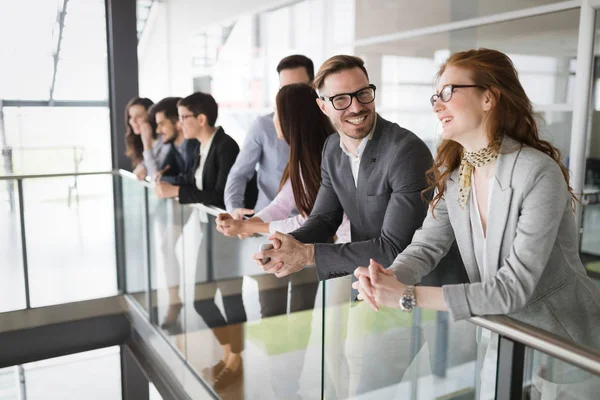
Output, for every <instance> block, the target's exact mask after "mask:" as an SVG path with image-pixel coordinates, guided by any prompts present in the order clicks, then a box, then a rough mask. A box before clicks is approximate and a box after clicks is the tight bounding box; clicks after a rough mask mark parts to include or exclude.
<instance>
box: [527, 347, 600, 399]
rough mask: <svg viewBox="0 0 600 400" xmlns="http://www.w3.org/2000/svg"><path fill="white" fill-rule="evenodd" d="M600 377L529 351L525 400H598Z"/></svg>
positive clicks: (529, 349)
mask: <svg viewBox="0 0 600 400" xmlns="http://www.w3.org/2000/svg"><path fill="white" fill-rule="evenodd" d="M599 393H600V376H597V375H594V374H592V373H590V372H588V371H585V370H583V369H581V368H578V367H575V366H573V365H571V364H569V363H567V362H564V361H562V360H559V359H557V358H555V357H552V356H550V355H547V354H544V353H542V352H540V351H538V350H534V349H532V348H527V349H526V351H525V368H524V373H523V398H524V399H544V400H559V399H569V400H570V399H578V400H592V399H597V398H598V396H599Z"/></svg>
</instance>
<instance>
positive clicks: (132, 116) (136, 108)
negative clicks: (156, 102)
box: [127, 104, 148, 135]
mask: <svg viewBox="0 0 600 400" xmlns="http://www.w3.org/2000/svg"><path fill="white" fill-rule="evenodd" d="M127 114H128V116H129V125H131V130H132V131H133V133H135V134H136V135H139V134H140V133H141V131H142V124H143V123H144V122H146V121H147V119H148V110H146V109H145V108H144V106H142V105H140V104H135V105H133V106H131V107H129V110H127Z"/></svg>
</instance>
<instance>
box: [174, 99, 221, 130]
mask: <svg viewBox="0 0 600 400" xmlns="http://www.w3.org/2000/svg"><path fill="white" fill-rule="evenodd" d="M177 106H179V107H185V108H187V109H188V110H190V111H191V112H192V113H193V114H194V117H197V116H198V115H200V114H204V115H205V116H206V119H207V122H208V125H209V126H215V123H216V122H217V117H218V116H219V106H218V105H217V102H216V101H215V98H214V97H212V96H211V95H210V94H208V93H203V92H196V93H193V94H190V95H189V96H188V97H184V98H183V99H181V100H179V102H177Z"/></svg>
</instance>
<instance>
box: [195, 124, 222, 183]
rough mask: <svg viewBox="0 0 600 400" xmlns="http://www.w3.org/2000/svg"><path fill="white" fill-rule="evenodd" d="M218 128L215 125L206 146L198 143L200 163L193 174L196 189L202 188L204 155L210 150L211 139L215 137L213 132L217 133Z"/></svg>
mask: <svg viewBox="0 0 600 400" xmlns="http://www.w3.org/2000/svg"><path fill="white" fill-rule="evenodd" d="M219 129H220V128H219V127H217V129H216V130H215V132H214V133H213V134H212V136H211V137H210V139H208V142H207V143H206V146H203V145H200V165H198V168H197V169H196V173H195V174H194V178H196V187H197V188H198V190H202V173H203V172H204V164H205V163H206V157H207V156H208V152H209V151H210V146H211V145H212V141H213V139H214V138H215V133H217V131H218V130H219Z"/></svg>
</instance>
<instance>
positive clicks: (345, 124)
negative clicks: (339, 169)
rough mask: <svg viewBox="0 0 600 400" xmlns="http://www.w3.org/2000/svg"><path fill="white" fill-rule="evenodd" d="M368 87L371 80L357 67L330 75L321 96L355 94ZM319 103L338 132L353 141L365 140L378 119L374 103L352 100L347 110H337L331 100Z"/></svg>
mask: <svg viewBox="0 0 600 400" xmlns="http://www.w3.org/2000/svg"><path fill="white" fill-rule="evenodd" d="M368 86H369V79H368V78H367V76H366V75H365V73H364V72H363V71H362V70H361V69H360V68H358V67H356V68H352V69H346V70H343V71H340V72H337V73H334V74H331V75H328V76H327V77H326V78H325V80H324V82H323V86H322V87H321V88H320V89H319V95H322V96H326V97H328V98H330V97H333V96H336V95H338V94H342V93H354V92H357V91H359V90H361V89H364V88H366V87H368ZM317 102H318V104H319V107H320V108H321V110H322V111H323V112H324V113H325V114H326V115H327V116H328V117H329V119H330V120H331V123H332V124H333V126H335V128H336V130H337V131H338V132H339V133H341V134H343V135H345V136H347V137H349V138H351V139H355V140H360V139H363V138H365V137H367V136H368V135H369V132H370V131H371V129H373V125H374V124H375V119H376V118H377V114H376V113H375V102H374V101H373V102H371V103H369V104H362V103H360V102H359V101H358V100H357V99H356V98H352V104H350V107H348V108H346V109H345V110H336V109H335V108H334V107H333V104H332V103H331V101H329V100H321V99H318V100H317Z"/></svg>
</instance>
